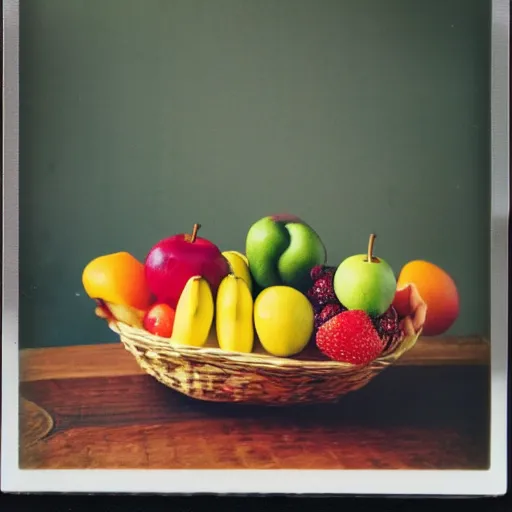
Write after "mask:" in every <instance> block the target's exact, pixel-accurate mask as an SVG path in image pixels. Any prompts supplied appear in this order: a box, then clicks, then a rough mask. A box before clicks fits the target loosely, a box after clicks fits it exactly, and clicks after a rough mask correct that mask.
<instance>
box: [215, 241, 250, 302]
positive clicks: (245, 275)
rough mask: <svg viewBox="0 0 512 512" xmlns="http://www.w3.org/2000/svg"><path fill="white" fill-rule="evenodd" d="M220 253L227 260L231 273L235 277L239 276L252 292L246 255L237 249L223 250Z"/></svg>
mask: <svg viewBox="0 0 512 512" xmlns="http://www.w3.org/2000/svg"><path fill="white" fill-rule="evenodd" d="M222 255H223V256H224V258H226V259H227V260H228V263H229V266H230V267H231V271H232V272H233V274H235V276H237V277H241V278H242V279H243V280H244V281H245V282H246V283H247V285H248V286H249V291H250V292H251V293H252V277H251V272H250V271H249V260H248V259H247V257H246V256H245V255H244V254H242V253H241V252H238V251H224V252H223V253H222Z"/></svg>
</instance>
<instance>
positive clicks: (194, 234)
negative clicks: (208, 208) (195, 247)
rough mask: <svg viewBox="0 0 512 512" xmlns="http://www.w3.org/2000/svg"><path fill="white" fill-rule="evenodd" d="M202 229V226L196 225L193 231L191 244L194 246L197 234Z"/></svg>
mask: <svg viewBox="0 0 512 512" xmlns="http://www.w3.org/2000/svg"><path fill="white" fill-rule="evenodd" d="M200 228H201V224H194V229H193V230H192V236H191V237H190V243H191V244H193V243H194V242H195V241H196V238H197V232H198V231H199V229H200Z"/></svg>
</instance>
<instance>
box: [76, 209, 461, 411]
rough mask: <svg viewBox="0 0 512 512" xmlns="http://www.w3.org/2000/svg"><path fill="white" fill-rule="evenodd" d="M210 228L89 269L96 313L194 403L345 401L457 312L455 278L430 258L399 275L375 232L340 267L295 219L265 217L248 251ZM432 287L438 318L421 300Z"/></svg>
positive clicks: (144, 364) (146, 365)
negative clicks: (211, 235)
mask: <svg viewBox="0 0 512 512" xmlns="http://www.w3.org/2000/svg"><path fill="white" fill-rule="evenodd" d="M199 227H200V225H199V224H195V225H194V229H193V231H192V234H191V235H189V234H179V235H174V236H172V237H170V238H167V239H163V240H161V241H160V242H159V243H158V244H156V245H155V246H154V247H153V248H152V249H151V251H150V252H149V254H148V256H147V257H146V260H145V263H144V264H142V263H141V262H139V261H138V260H137V259H136V258H134V257H133V256H132V255H130V254H129V253H126V252H121V253H113V254H110V255H105V256H100V257H98V258H96V259H94V260H93V261H91V262H90V263H89V264H88V265H87V266H86V268H85V269H84V272H83V276H82V280H83V284H84V288H85V290H86V292H87V294H88V296H89V297H90V298H92V299H94V300H95V301H96V304H97V307H96V309H95V312H96V315H97V316H99V317H101V318H103V319H104V320H106V321H107V323H108V326H109V327H110V329H111V330H113V331H114V332H115V333H117V335H118V336H119V338H120V341H121V343H122V344H123V345H124V347H125V348H126V350H128V351H129V352H130V353H131V354H132V355H133V357H134V358H135V360H136V362H137V363H138V365H139V366H140V367H141V368H142V369H143V370H144V371H145V372H146V373H147V374H149V375H151V376H152V377H154V378H155V379H156V380H158V381H159V382H161V383H162V384H164V385H165V386H167V387H169V388H171V389H173V390H175V391H177V392H179V393H182V394H184V395H187V396H190V397H192V398H195V399H198V400H204V401H210V402H236V403H250V404H266V405H287V404H306V403H321V402H332V401H336V400H338V399H339V398H340V397H341V396H343V395H345V394H347V393H349V392H352V391H356V390H358V389H360V388H362V387H363V386H365V385H366V384H368V383H369V382H370V381H371V380H372V379H373V378H374V377H375V376H377V375H378V374H379V373H380V372H381V371H382V370H384V369H385V368H387V367H388V366H390V365H392V364H393V363H395V362H396V361H397V360H398V359H399V358H400V357H401V356H402V355H403V354H404V353H405V352H407V351H408V350H410V349H411V348H412V347H413V346H414V344H415V343H416V341H417V339H418V337H419V336H420V334H422V333H424V334H427V333H428V335H432V334H433V333H435V334H439V333H440V332H442V331H443V329H446V328H447V327H449V324H450V323H451V322H453V321H454V319H455V318H456V316H457V313H458V296H457V293H456V287H455V286H454V284H453V283H452V282H451V280H450V278H449V276H447V275H446V274H443V273H442V272H440V271H439V270H437V269H436V268H435V267H434V266H428V265H426V264H425V262H421V261H420V262H416V263H414V262H413V263H411V264H410V265H409V268H411V267H415V268H420V269H422V272H423V274H422V275H424V276H425V277H424V278H423V281H422V279H419V278H418V276H416V277H415V278H414V279H411V273H410V272H409V274H410V275H407V274H406V272H405V271H406V270H407V265H406V266H405V267H404V268H403V269H402V272H401V273H400V276H401V277H399V279H398V280H397V279H396V278H395V275H394V272H393V270H392V268H391V267H390V266H389V265H388V264H387V263H386V261H385V260H383V259H382V258H380V257H377V256H375V255H374V253H373V245H374V241H375V235H374V234H371V235H370V239H369V242H368V250H367V252H366V253H364V254H357V255H354V256H350V257H348V258H346V259H344V260H343V261H342V262H341V263H340V265H339V266H337V267H332V266H328V265H327V264H326V260H327V255H326V250H325V247H324V245H323V243H322V242H321V240H320V238H319V237H318V235H317V234H316V233H315V232H314V230H313V229H312V228H311V227H310V226H308V225H307V224H305V223H304V222H303V221H301V220H300V219H298V218H296V217H293V216H283V215H278V216H273V217H266V218H263V219H261V220H260V221H259V222H257V223H255V224H254V225H253V227H251V229H250V230H249V233H248V235H247V248H246V249H247V254H246V255H244V254H242V253H237V252H236V251H225V252H222V253H221V251H220V249H219V248H218V247H217V246H216V245H215V244H213V243H212V242H210V241H209V240H207V239H204V238H201V237H198V236H197V231H198V229H199ZM269 240H270V242H269ZM425 269H426V270H425ZM436 273H437V274H436ZM402 276H403V277H402ZM413 277H414V276H413ZM433 277H434V278H435V279H432V278H433ZM443 279H444V281H443ZM433 282H434V283H440V282H442V288H439V287H438V285H437V284H436V285H432V283H433ZM285 283H286V284H285ZM417 283H420V284H421V285H420V286H418V285H417ZM425 283H426V284H425ZM306 284H307V286H306ZM450 287H451V288H450ZM439 289H442V290H443V294H444V298H443V295H442V294H440V293H438V292H439ZM429 290H430V292H429ZM432 290H433V292H435V297H436V301H435V302H433V301H432V300H431V298H430V299H429V302H428V303H429V304H431V305H432V304H433V305H434V306H435V307H434V308H433V309H429V319H428V321H427V302H426V301H425V300H424V299H423V297H422V295H423V293H424V292H426V293H427V294H428V293H430V295H431V296H432V293H433V292H432ZM447 290H448V292H449V293H448V292H447ZM450 290H451V291H450ZM440 297H441V299H442V300H441V301H440ZM446 297H448V299H446ZM432 312H433V313H434V314H431V313H432ZM429 322H430V323H429Z"/></svg>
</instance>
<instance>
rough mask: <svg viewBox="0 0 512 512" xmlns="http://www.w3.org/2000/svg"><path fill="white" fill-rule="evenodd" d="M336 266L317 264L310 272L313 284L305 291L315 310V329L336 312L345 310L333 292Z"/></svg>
mask: <svg viewBox="0 0 512 512" xmlns="http://www.w3.org/2000/svg"><path fill="white" fill-rule="evenodd" d="M335 272H336V267H328V266H326V265H317V266H316V267H313V268H312V269H311V272H310V277H311V280H312V281H313V285H312V286H311V288H310V289H309V290H308V292H307V296H308V299H309V300H310V302H311V304H312V305H313V309H314V310H315V329H318V328H319V327H320V326H321V325H323V324H324V323H325V322H327V320H330V319H331V318H332V317H333V316H336V315H337V314H338V313H341V312H343V311H346V308H345V307H343V305H342V304H341V303H340V301H339V300H338V298H337V297H336V294H335V293H334V285H333V280H334V273H335Z"/></svg>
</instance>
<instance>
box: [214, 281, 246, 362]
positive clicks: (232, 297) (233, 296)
mask: <svg viewBox="0 0 512 512" xmlns="http://www.w3.org/2000/svg"><path fill="white" fill-rule="evenodd" d="M253 305H254V303H253V298H252V294H251V290H250V289H249V286H248V285H247V283H246V281H245V280H244V279H242V278H241V277H238V276H236V275H234V274H228V275H227V276H226V277H225V278H224V279H223V280H222V281H221V283H220V286H219V289H218V291H217V303H216V318H215V325H216V331H217V341H218V342H219V347H220V348H221V349H223V350H229V351H234V352H246V353H249V352H252V348H253V343H254V324H253Z"/></svg>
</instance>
